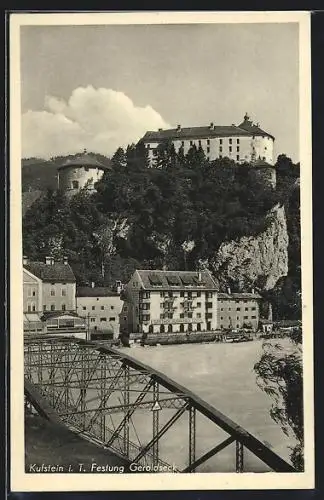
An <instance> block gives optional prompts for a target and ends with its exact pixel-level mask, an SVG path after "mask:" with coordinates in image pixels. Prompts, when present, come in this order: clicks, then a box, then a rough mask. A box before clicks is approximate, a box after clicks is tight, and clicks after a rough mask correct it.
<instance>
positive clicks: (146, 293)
mask: <svg viewBox="0 0 324 500" xmlns="http://www.w3.org/2000/svg"><path fill="white" fill-rule="evenodd" d="M140 298H141V299H149V298H150V292H141V293H140Z"/></svg>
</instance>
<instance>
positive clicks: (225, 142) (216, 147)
mask: <svg viewBox="0 0 324 500" xmlns="http://www.w3.org/2000/svg"><path fill="white" fill-rule="evenodd" d="M170 140H171V141H172V143H173V144H174V147H175V149H176V151H179V149H180V148H181V147H182V148H183V152H184V154H186V153H187V152H188V151H189V149H190V148H191V147H192V146H196V147H197V148H199V147H201V148H202V149H203V151H204V153H205V155H206V157H207V158H209V160H211V161H212V160H216V159H217V158H225V157H227V158H230V159H232V160H234V161H235V162H239V163H244V162H248V163H253V162H255V161H257V160H262V161H264V162H266V163H268V164H270V165H273V164H274V140H275V138H274V136H273V135H271V134H269V133H268V132H265V131H264V130H262V129H261V128H260V127H259V124H254V123H253V122H252V121H251V120H250V117H249V116H248V115H247V114H246V115H245V116H244V120H243V122H242V123H240V125H237V126H236V125H234V124H233V125H230V126H220V125H215V124H214V123H211V124H210V125H209V126H208V127H189V128H182V127H181V125H178V126H177V128H176V129H169V130H162V129H159V130H158V131H156V132H154V131H150V132H146V134H145V135H144V137H143V138H142V142H143V143H144V144H145V147H146V148H147V151H148V156H149V160H150V162H151V165H154V158H155V157H156V155H157V148H158V146H159V145H160V144H161V143H163V142H165V141H170Z"/></svg>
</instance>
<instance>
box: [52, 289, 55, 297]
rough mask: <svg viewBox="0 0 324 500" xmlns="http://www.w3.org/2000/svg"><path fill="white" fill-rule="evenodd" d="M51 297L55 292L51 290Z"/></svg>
mask: <svg viewBox="0 0 324 500" xmlns="http://www.w3.org/2000/svg"><path fill="white" fill-rule="evenodd" d="M51 296H52V297H55V290H53V289H52V290H51Z"/></svg>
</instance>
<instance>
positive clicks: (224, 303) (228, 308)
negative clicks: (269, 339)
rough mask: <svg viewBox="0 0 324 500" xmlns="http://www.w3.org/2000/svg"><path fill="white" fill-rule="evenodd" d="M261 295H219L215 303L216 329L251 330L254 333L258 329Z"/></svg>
mask: <svg viewBox="0 0 324 500" xmlns="http://www.w3.org/2000/svg"><path fill="white" fill-rule="evenodd" d="M260 299H261V295H259V294H258V293H255V292H252V293H231V291H230V290H228V293H221V292H220V293H219V294H218V301H217V309H218V327H219V328H220V329H221V330H223V329H231V330H232V329H234V330H235V329H240V328H251V329H252V330H254V331H256V330H257V329H258V327H259V303H260Z"/></svg>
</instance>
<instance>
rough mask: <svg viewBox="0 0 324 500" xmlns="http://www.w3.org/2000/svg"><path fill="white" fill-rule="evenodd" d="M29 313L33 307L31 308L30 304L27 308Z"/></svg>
mask: <svg viewBox="0 0 324 500" xmlns="http://www.w3.org/2000/svg"><path fill="white" fill-rule="evenodd" d="M27 311H28V312H31V307H30V304H28V306H27Z"/></svg>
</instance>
